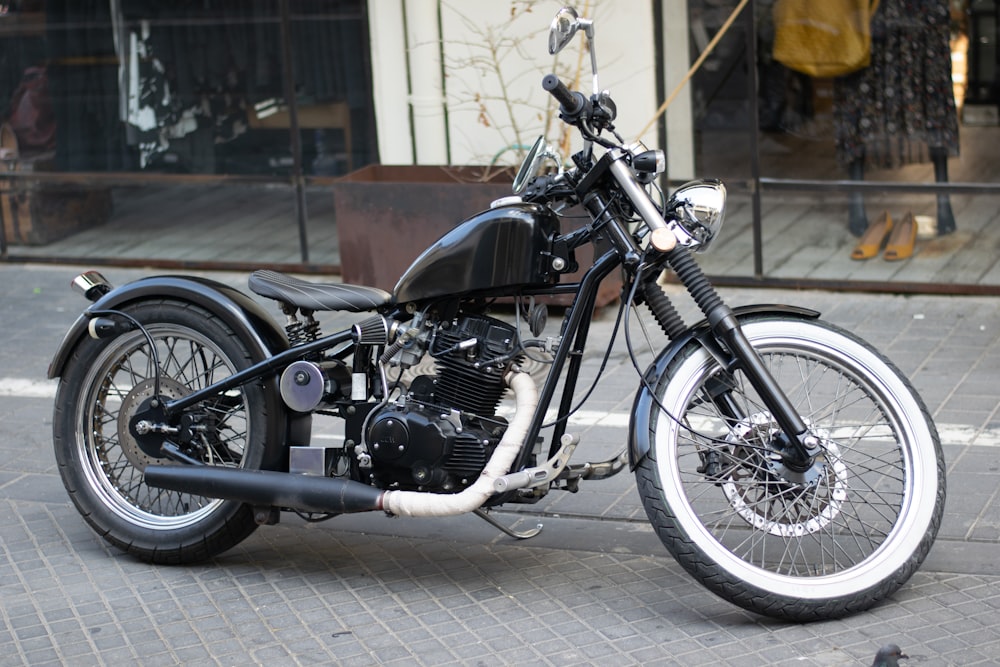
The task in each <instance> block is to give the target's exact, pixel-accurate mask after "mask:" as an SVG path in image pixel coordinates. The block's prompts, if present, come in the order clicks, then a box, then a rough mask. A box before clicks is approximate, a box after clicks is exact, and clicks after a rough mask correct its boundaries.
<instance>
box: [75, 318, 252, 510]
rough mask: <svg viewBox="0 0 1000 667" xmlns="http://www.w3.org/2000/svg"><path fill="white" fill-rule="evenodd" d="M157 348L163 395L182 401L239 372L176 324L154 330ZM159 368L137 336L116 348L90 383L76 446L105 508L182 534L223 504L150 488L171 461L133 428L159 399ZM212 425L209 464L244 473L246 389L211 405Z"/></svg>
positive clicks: (202, 441)
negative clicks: (149, 475)
mask: <svg viewBox="0 0 1000 667" xmlns="http://www.w3.org/2000/svg"><path fill="white" fill-rule="evenodd" d="M147 330H148V331H149V333H150V335H151V336H152V338H153V340H154V342H155V343H156V352H157V355H156V356H157V358H158V359H159V364H160V383H159V386H160V394H161V395H163V396H166V397H168V398H178V397H180V396H183V395H186V394H188V393H190V392H192V391H194V390H197V389H200V388H202V387H205V386H208V385H210V384H212V383H214V382H217V381H219V380H221V379H224V378H225V377H228V376H230V375H232V374H234V373H235V372H236V369H235V367H234V366H233V363H232V361H231V360H230V359H229V357H228V356H227V355H226V354H225V353H224V352H222V350H221V349H220V348H219V347H218V346H217V345H216V344H215V343H213V342H212V341H211V340H209V339H207V338H206V337H205V336H204V335H202V334H200V333H199V332H197V331H194V330H193V329H190V328H187V327H183V326H180V325H174V324H158V325H150V326H148V327H147ZM153 369H154V362H153V355H151V354H150V353H149V347H148V345H147V343H146V339H145V337H144V336H142V335H141V333H139V332H133V333H132V334H129V335H127V336H123V337H122V338H120V339H118V340H116V341H114V342H113V343H112V344H111V345H108V346H107V347H106V348H105V349H104V350H103V351H102V353H101V354H100V355H99V357H98V359H97V360H96V361H95V363H94V364H92V365H91V368H90V371H89V372H88V374H87V377H86V379H85V381H84V384H83V388H82V391H83V392H84V393H83V396H82V400H81V401H80V402H79V404H78V405H79V407H78V415H77V419H76V424H78V425H79V427H80V430H79V431H78V432H77V437H76V442H77V446H78V448H79V449H80V455H81V456H80V460H81V461H83V462H84V463H85V466H84V467H85V471H84V472H85V475H86V478H87V481H88V483H89V484H90V486H91V487H92V488H93V489H94V490H95V491H96V492H97V493H98V494H99V496H100V497H101V499H102V501H103V502H104V504H105V506H107V507H108V508H109V509H111V510H112V511H113V512H114V513H115V514H117V515H118V516H120V517H121V518H123V519H125V520H126V521H129V522H130V523H133V524H136V525H141V526H144V527H147V528H152V529H176V528H181V527H184V526H188V525H192V524H195V523H197V522H198V521H199V520H200V519H202V518H203V517H205V516H206V515H208V514H210V513H211V512H212V511H213V510H215V509H216V508H217V507H218V506H219V505H220V504H221V503H222V502H223V501H221V500H218V499H212V498H205V497H202V496H194V495H191V494H187V493H180V492H176V491H167V490H164V489H159V488H156V487H152V486H148V485H147V484H146V483H145V481H144V478H143V471H144V470H145V468H146V466H147V465H155V464H160V463H168V462H169V461H168V460H166V459H164V458H161V457H157V456H153V455H150V454H149V453H148V452H145V451H143V449H142V448H141V447H140V446H139V445H138V443H137V442H136V441H135V439H134V438H133V436H132V435H131V434H130V433H129V429H128V424H129V421H130V419H131V417H132V416H133V414H134V413H135V411H136V410H137V409H138V407H139V406H140V405H141V404H142V403H143V401H144V400H145V399H147V398H149V397H150V396H152V395H153V393H154V381H153V377H154V375H155V374H154V372H153ZM204 408H205V411H204V412H205V415H206V422H207V423H206V424H204V428H203V430H202V432H201V433H199V435H198V438H199V445H200V446H201V451H202V452H203V453H202V455H201V458H202V460H203V461H204V462H205V463H206V464H210V465H223V466H229V467H241V466H242V465H244V462H245V455H246V452H247V447H248V444H249V442H250V419H249V415H248V412H247V399H246V396H245V394H244V392H243V391H242V390H239V389H237V390H233V391H230V392H227V393H225V394H222V395H220V396H218V397H216V398H214V399H213V400H211V401H208V402H206V403H205V404H204Z"/></svg>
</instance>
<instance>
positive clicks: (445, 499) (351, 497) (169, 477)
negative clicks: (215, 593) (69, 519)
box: [146, 372, 538, 517]
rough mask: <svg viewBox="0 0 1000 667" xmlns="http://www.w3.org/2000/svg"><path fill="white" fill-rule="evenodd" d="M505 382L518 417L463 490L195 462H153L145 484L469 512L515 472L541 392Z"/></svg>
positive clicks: (344, 509)
mask: <svg viewBox="0 0 1000 667" xmlns="http://www.w3.org/2000/svg"><path fill="white" fill-rule="evenodd" d="M505 380H506V381H507V384H508V385H509V386H510V387H511V389H513V390H514V397H515V399H516V401H517V407H516V410H515V413H514V417H513V419H511V421H510V423H509V424H508V425H507V430H506V431H505V432H504V435H503V437H502V438H501V439H500V443H499V444H498V445H497V448H496V450H494V452H493V456H491V457H490V460H489V461H488V462H487V463H486V467H485V468H484V469H483V471H482V473H481V474H480V476H479V478H478V479H477V480H476V481H475V482H474V483H473V484H472V486H469V487H468V488H466V489H464V490H463V491H461V492H459V493H421V492H418V491H381V490H379V489H376V488H374V487H371V486H368V485H367V484H362V483H361V482H355V481H353V480H348V479H339V478H336V477H318V476H313V475H293V474H290V473H284V472H269V471H264V470H242V469H240V468H223V467H217V466H195V465H171V466H148V467H147V468H146V483H147V484H149V485H150V486H155V487H159V488H162V489H170V490H172V491H181V492H183V493H190V494H192V495H196V496H206V497H208V498H225V499H227V500H238V501H240V502H244V503H249V504H251V505H257V506H263V507H287V508H290V509H297V510H300V511H304V512H322V513H335V514H347V513H350V512H371V511H377V510H384V511H386V512H389V513H391V514H395V515H398V516H421V517H430V516H456V515H459V514H466V513H468V512H472V511H473V510H476V509H478V508H480V507H482V505H483V503H485V502H486V500H487V499H488V498H489V497H490V496H492V495H493V494H494V493H496V489H495V488H494V483H495V481H496V479H497V478H498V477H500V476H502V475H505V474H506V473H507V472H509V471H510V467H511V465H512V464H513V463H514V459H515V458H516V456H517V453H518V451H520V449H521V447H522V445H523V444H524V441H525V439H526V437H527V433H528V428H529V426H530V425H531V420H532V418H533V416H534V412H535V408H536V407H537V405H538V390H537V388H536V387H535V383H534V381H533V380H532V379H531V376H530V375H528V374H527V373H522V372H514V373H509V374H508V376H507V377H506V378H505Z"/></svg>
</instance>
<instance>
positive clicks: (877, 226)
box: [851, 211, 892, 259]
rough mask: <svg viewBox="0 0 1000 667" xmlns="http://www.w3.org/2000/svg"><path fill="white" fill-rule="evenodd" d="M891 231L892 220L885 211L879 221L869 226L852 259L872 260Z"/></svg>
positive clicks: (855, 248)
mask: <svg viewBox="0 0 1000 667" xmlns="http://www.w3.org/2000/svg"><path fill="white" fill-rule="evenodd" d="M891 231H892V218H891V217H890V216H889V212H888V211H883V212H882V215H880V216H879V218H878V220H876V221H875V222H873V223H872V224H871V225H869V226H868V229H866V230H865V233H864V234H863V235H862V236H861V238H860V239H858V244H857V245H856V246H854V250H852V251H851V259H871V258H872V257H874V256H875V255H877V254H878V252H879V250H881V249H882V244H883V243H884V242H885V239H886V238H887V237H888V236H889V233H890V232H891Z"/></svg>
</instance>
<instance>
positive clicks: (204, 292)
mask: <svg viewBox="0 0 1000 667" xmlns="http://www.w3.org/2000/svg"><path fill="white" fill-rule="evenodd" d="M154 298H155V299H161V298H172V299H176V300H178V301H186V302H189V303H192V304H195V305H197V306H201V307H202V308H204V309H205V310H208V311H209V312H211V313H212V314H213V315H215V316H216V317H218V318H220V319H221V320H222V321H224V322H225V323H226V324H227V325H228V326H229V327H230V328H231V329H232V330H233V331H235V332H236V333H237V334H238V335H239V336H240V338H241V339H242V340H243V341H244V342H245V343H246V345H247V346H248V347H249V348H250V352H251V354H252V355H253V361H254V363H256V362H259V361H263V360H264V359H266V358H268V357H270V356H273V355H274V354H276V353H278V352H281V351H283V350H286V349H288V339H287V338H286V337H285V334H284V332H283V331H281V330H280V329H279V328H278V326H277V324H275V322H274V320H273V319H271V317H270V316H268V314H267V311H265V310H264V308H263V307H261V305H260V304H258V303H257V302H256V301H254V300H253V299H251V298H250V297H248V296H247V295H246V294H243V293H242V292H240V291H239V290H237V289H235V288H232V287H229V286H228V285H223V284H222V283H219V282H216V281H214V280H210V279H207V278H200V277H197V276H152V277H149V278H141V279H139V280H136V281H134V282H131V283H128V284H127V285H122V286H121V287H119V288H117V289H114V290H112V291H111V292H108V293H107V294H106V295H104V296H103V297H101V298H100V299H99V300H98V301H97V302H95V303H94V304H93V305H91V306H90V307H89V308H87V310H86V311H84V313H83V314H82V315H80V317H78V318H77V320H76V322H74V323H73V326H71V327H70V329H69V331H68V332H67V333H66V336H65V337H64V338H63V341H62V343H61V344H60V345H59V349H58V350H57V351H56V354H55V357H53V359H52V363H50V364H49V371H48V375H49V378H56V377H59V376H60V375H62V373H63V369H64V368H65V366H66V360H67V359H68V358H69V356H70V355H71V354H72V353H73V349H74V348H75V347H76V346H77V344H78V343H79V342H80V340H81V339H83V338H84V337H86V336H87V335H88V333H87V324H88V322H89V321H90V319H91V317H90V315H89V313H91V312H96V311H99V310H114V309H121V308H123V307H125V306H127V305H128V304H129V303H132V302H136V301H142V300H144V299H154Z"/></svg>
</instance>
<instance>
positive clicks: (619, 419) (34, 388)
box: [0, 377, 1000, 447]
mask: <svg viewBox="0 0 1000 667" xmlns="http://www.w3.org/2000/svg"><path fill="white" fill-rule="evenodd" d="M55 395H56V381H55V380H33V379H29V378H12V377H0V396H10V397H14V398H49V399H51V398H55ZM570 423H571V424H573V425H574V426H577V427H581V426H582V427H587V426H605V427H608V428H627V427H628V424H629V415H628V414H627V413H623V412H599V411H596V410H580V411H578V412H576V413H575V414H574V415H573V416H572V417H570ZM937 428H938V433H939V434H940V435H941V443H942V444H945V445H977V446H980V447H1000V429H982V430H980V429H977V428H975V427H973V426H967V425H964V424H938V425H937ZM318 437H320V436H318Z"/></svg>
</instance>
